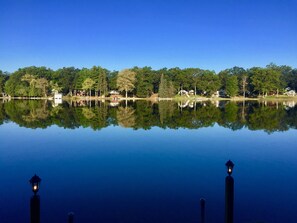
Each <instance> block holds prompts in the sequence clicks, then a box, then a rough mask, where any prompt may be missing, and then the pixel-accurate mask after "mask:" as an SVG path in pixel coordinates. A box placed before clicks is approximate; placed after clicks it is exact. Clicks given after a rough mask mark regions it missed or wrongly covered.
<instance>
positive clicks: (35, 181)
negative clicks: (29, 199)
mask: <svg viewBox="0 0 297 223" xmlns="http://www.w3.org/2000/svg"><path fill="white" fill-rule="evenodd" d="M40 182H41V179H40V177H39V176H37V175H36V174H35V175H34V176H33V177H32V178H31V179H30V184H31V186H32V191H33V193H34V194H35V195H36V194H37V192H38V191H39V186H40Z"/></svg>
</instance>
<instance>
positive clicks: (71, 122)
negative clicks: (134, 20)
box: [0, 100, 297, 133]
mask: <svg viewBox="0 0 297 223" xmlns="http://www.w3.org/2000/svg"><path fill="white" fill-rule="evenodd" d="M9 121H11V122H15V123H17V124H18V125H19V126H23V127H27V128H46V127H48V126H51V125H58V126H60V127H64V128H72V129H74V128H78V127H80V126H82V127H90V128H92V129H94V130H100V129H102V128H105V127H108V126H110V125H119V126H121V127H125V128H133V129H150V128H152V127H160V128H171V129H177V128H187V129H198V128H202V127H210V126H213V125H215V124H217V125H219V126H222V127H225V128H229V129H232V130H239V129H242V128H248V129H249V130H264V131H266V132H267V133H272V132H275V131H286V130H289V129H290V128H293V129H296V127H297V106H295V103H294V102H267V101H264V102H258V101H245V102H231V101H217V102H216V101H206V102H185V103H176V102H174V101H160V102H158V103H156V102H150V101H135V102H132V101H129V102H128V103H125V102H123V103H119V105H118V106H112V105H110V104H109V102H108V101H96V102H95V101H92V102H90V101H88V102H80V103H78V102H64V103H63V104H61V105H58V106H56V105H54V104H53V103H52V102H51V101H45V100H14V101H9V102H0V124H3V123H5V122H9Z"/></svg>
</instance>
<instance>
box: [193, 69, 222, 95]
mask: <svg viewBox="0 0 297 223" xmlns="http://www.w3.org/2000/svg"><path fill="white" fill-rule="evenodd" d="M197 78H198V82H197V90H198V91H200V93H201V94H202V95H207V96H211V95H212V94H214V93H215V92H216V91H217V90H219V88H220V80H219V77H218V75H216V74H215V73H214V72H213V71H209V70H204V71H203V72H200V73H199V74H198V77H197Z"/></svg>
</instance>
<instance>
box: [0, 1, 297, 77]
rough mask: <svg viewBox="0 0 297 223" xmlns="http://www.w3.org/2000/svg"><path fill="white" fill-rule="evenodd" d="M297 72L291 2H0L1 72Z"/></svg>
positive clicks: (295, 5)
mask: <svg viewBox="0 0 297 223" xmlns="http://www.w3.org/2000/svg"><path fill="white" fill-rule="evenodd" d="M270 62H275V63H276V64H279V65H281V64H287V65H290V66H293V67H297V0H286V1H284V0H202V1H200V0H179V1H177V0H172V1H169V0H104V1H102V0H97V1H95V0H94V1H91V0H71V1H70V0H48V1H43V0H19V1H17V0H0V69H1V70H3V71H10V72H12V71H14V70H16V69H17V68H19V67H24V66H31V65H35V66H47V67H50V68H53V69H57V68H60V67H64V66H75V67H78V68H81V67H91V66H93V65H100V66H103V67H105V68H108V69H110V70H114V69H115V70H118V69H122V68H127V67H133V66H151V67H153V68H154V69H159V68H161V67H168V68H169V67H177V66H178V67H181V68H184V67H200V68H205V69H206V68H207V69H212V70H216V71H219V70H221V69H225V68H230V67H233V66H235V65H237V66H242V67H245V68H248V67H251V66H265V65H266V64H268V63H270Z"/></svg>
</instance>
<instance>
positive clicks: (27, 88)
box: [0, 63, 297, 98]
mask: <svg viewBox="0 0 297 223" xmlns="http://www.w3.org/2000/svg"><path fill="white" fill-rule="evenodd" d="M288 89H291V90H295V91H297V69H296V68H292V67H290V66H286V65H283V66H278V65H275V64H273V63H271V64H269V65H267V66H266V67H252V68H249V69H244V68H242V67H233V68H230V69H225V70H222V71H220V72H218V73H216V72H215V71H212V70H205V69H200V68H185V69H181V68H178V67H176V68H170V69H167V68H162V69H159V70H153V69H152V68H151V67H142V68H140V67H133V68H131V69H124V70H121V71H109V70H107V69H105V68H102V67H100V66H94V67H92V68H90V69H88V68H82V69H77V68H74V67H64V68H61V69H58V70H52V69H50V68H46V67H35V66H32V67H25V68H20V69H18V70H17V71H15V72H13V73H11V74H9V73H8V72H2V71H1V70H0V93H1V94H2V96H12V97H48V96H49V95H51V94H52V93H53V92H61V93H63V95H69V96H100V97H106V96H108V95H109V92H110V91H111V90H116V91H119V92H120V93H121V94H122V95H124V96H126V97H128V96H130V97H132V96H133V97H139V98H147V97H150V96H152V95H155V94H158V96H159V97H161V98H171V97H174V96H175V95H177V94H178V93H179V92H181V91H183V90H185V91H191V92H193V95H200V96H206V97H211V96H213V95H214V94H215V93H217V92H218V91H220V92H222V95H223V96H225V97H234V96H243V97H256V96H263V97H265V96H268V95H278V94H281V93H284V92H285V91H286V90H288Z"/></svg>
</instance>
